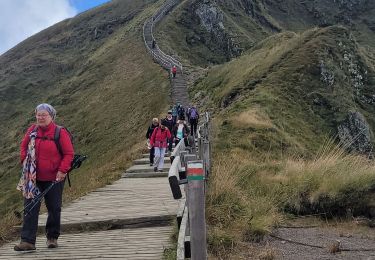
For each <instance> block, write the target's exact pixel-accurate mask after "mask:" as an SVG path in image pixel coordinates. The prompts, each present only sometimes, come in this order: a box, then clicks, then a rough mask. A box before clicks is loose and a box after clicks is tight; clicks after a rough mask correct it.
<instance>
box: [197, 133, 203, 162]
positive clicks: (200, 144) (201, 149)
mask: <svg viewBox="0 0 375 260" xmlns="http://www.w3.org/2000/svg"><path fill="white" fill-rule="evenodd" d="M202 142H203V139H202V137H199V138H198V155H199V159H200V160H203V145H202Z"/></svg>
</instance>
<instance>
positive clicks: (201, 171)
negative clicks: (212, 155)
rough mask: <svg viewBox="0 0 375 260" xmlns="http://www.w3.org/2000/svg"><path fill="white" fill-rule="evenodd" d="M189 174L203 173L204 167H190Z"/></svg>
mask: <svg viewBox="0 0 375 260" xmlns="http://www.w3.org/2000/svg"><path fill="white" fill-rule="evenodd" d="M188 175H203V169H202V168H188Z"/></svg>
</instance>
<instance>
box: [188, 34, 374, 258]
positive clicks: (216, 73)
mask: <svg viewBox="0 0 375 260" xmlns="http://www.w3.org/2000/svg"><path fill="white" fill-rule="evenodd" d="M339 43H341V44H339ZM339 46H341V47H339ZM327 51H328V52H327ZM328 53H329V54H328ZM344 53H350V54H351V55H353V57H355V60H356V63H357V64H360V65H359V67H361V69H360V70H361V71H365V70H366V71H367V77H366V79H365V81H366V85H367V87H366V88H365V89H364V90H362V91H364V93H365V94H367V95H373V93H374V84H373V81H372V78H373V76H374V67H373V66H374V63H373V61H371V59H369V58H368V53H364V52H363V49H362V48H360V47H359V46H358V45H357V43H356V41H355V40H354V39H353V38H352V39H351V37H350V33H349V32H348V30H346V29H345V28H343V27H327V28H323V29H311V30H308V31H306V32H304V33H301V34H296V33H291V32H285V33H281V34H277V35H274V36H271V37H269V38H267V39H266V40H264V41H262V42H260V43H259V44H258V45H256V46H255V47H254V48H253V49H251V50H249V51H248V53H247V54H246V55H243V56H242V57H240V58H238V59H235V60H232V61H231V62H229V63H226V64H224V65H219V66H216V67H214V68H212V69H211V70H209V72H208V73H207V75H206V77H205V78H202V79H201V80H200V81H199V82H198V83H197V84H196V85H195V86H194V87H193V88H192V96H197V97H198V99H199V98H204V101H203V102H201V103H202V105H203V104H204V105H203V107H204V108H206V109H210V110H214V111H217V112H216V113H215V118H214V124H215V127H214V128H215V134H214V136H215V138H214V144H215V145H214V149H213V150H214V153H215V154H214V161H215V162H216V164H215V168H214V170H213V176H212V177H211V183H210V189H209V192H208V197H207V198H208V205H209V206H208V217H209V221H210V223H211V224H212V225H213V226H212V228H211V231H210V245H211V247H212V252H214V253H215V254H218V255H220V254H224V255H221V257H224V258H225V257H226V256H227V255H226V254H228V252H230V250H231V249H233V248H232V246H233V243H237V242H238V241H248V240H257V239H259V237H261V236H262V235H263V234H265V233H266V232H268V231H270V230H271V229H272V226H274V225H277V224H278V223H280V221H282V220H283V218H284V216H283V214H282V213H283V212H284V211H285V212H289V213H290V212H292V213H296V214H316V213H319V214H320V213H326V214H327V216H333V215H340V216H343V215H344V216H345V215H346V214H347V213H348V212H347V211H348V210H349V211H350V212H351V214H366V212H368V211H369V209H370V207H374V203H375V202H374V200H373V188H374V187H375V175H374V165H373V164H372V163H370V164H368V163H367V162H366V161H363V160H360V159H358V158H351V157H346V156H344V155H343V154H341V152H340V151H339V150H335V149H333V148H332V147H333V146H332V145H328V146H327V144H326V143H327V137H329V136H332V135H334V133H335V132H336V126H337V124H338V123H339V122H340V121H341V120H342V119H343V117H344V116H345V114H346V113H347V112H348V111H349V110H351V109H353V110H357V111H360V112H362V113H363V114H365V115H366V116H367V118H368V119H369V120H368V121H369V123H370V125H371V126H372V128H373V129H374V127H375V125H374V122H373V120H372V118H371V115H374V112H375V111H374V108H373V106H372V105H368V104H365V103H363V102H360V101H358V99H357V98H355V94H354V92H355V91H354V89H353V87H352V83H351V77H352V76H351V74H350V73H349V72H348V70H347V67H346V65H345V61H344V60H343V57H344ZM321 60H324V61H325V62H326V63H327V64H329V65H330V69H332V70H333V71H335V83H334V84H333V86H330V87H328V86H326V85H325V84H324V83H323V82H322V81H321V74H320V69H319V64H320V61H321ZM340 64H341V65H340ZM316 97H318V98H319V100H321V101H323V105H322V104H320V105H317V104H315V103H314V99H315V98H316ZM223 100H227V102H226V103H225V102H223ZM197 102H198V101H197ZM224 103H225V104H226V105H225V106H223V104H224ZM322 147H325V149H327V150H328V151H330V150H331V149H333V150H334V152H333V153H330V152H325V153H323V154H322V155H321V156H320V157H319V156H318V157H316V156H315V155H316V154H317V153H319V152H321V150H322ZM293 158H305V159H312V161H302V160H300V159H293Z"/></svg>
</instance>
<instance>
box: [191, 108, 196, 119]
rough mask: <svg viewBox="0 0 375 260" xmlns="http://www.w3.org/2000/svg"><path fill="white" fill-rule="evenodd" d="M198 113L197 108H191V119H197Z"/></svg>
mask: <svg viewBox="0 0 375 260" xmlns="http://www.w3.org/2000/svg"><path fill="white" fill-rule="evenodd" d="M197 118H198V111H197V109H196V108H195V107H192V108H190V119H197Z"/></svg>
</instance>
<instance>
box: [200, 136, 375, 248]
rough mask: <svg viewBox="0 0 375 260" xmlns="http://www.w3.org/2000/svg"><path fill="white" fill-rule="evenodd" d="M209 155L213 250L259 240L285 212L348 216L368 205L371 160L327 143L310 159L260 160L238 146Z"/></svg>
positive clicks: (373, 190)
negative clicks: (226, 151) (210, 157)
mask: <svg viewBox="0 0 375 260" xmlns="http://www.w3.org/2000/svg"><path fill="white" fill-rule="evenodd" d="M214 157H215V158H214V161H215V165H214V168H213V172H212V175H211V178H210V183H209V189H208V194H207V204H208V206H207V217H208V221H209V223H210V225H212V226H211V230H210V233H211V235H210V237H211V239H209V242H210V248H211V250H212V252H214V254H217V255H223V254H228V252H231V251H233V250H234V248H235V246H236V245H237V244H239V243H241V242H244V241H260V240H261V239H262V238H263V236H264V235H266V234H267V233H269V232H270V231H271V230H272V229H273V227H275V226H277V225H278V224H280V223H282V222H283V220H284V216H285V214H286V213H288V214H290V213H292V214H298V215H304V214H321V215H322V216H324V217H326V218H332V217H344V218H345V217H349V218H351V217H352V216H356V215H363V214H367V213H368V212H369V211H370V208H371V207H373V206H372V200H373V198H374V194H375V164H374V163H373V162H370V161H368V160H366V159H365V158H363V157H359V156H353V155H348V154H346V153H345V152H344V151H343V150H342V149H341V148H340V147H339V146H335V145H333V143H331V142H329V143H327V145H326V146H324V147H323V149H322V150H321V152H320V153H318V154H317V156H316V158H314V159H311V160H303V159H299V158H286V159H283V160H269V159H267V158H265V159H263V160H260V159H259V157H254V156H253V155H251V153H246V152H245V151H239V150H232V152H231V153H228V154H223V153H219V154H216V155H215V156H214ZM371 198H372V199H371Z"/></svg>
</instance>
